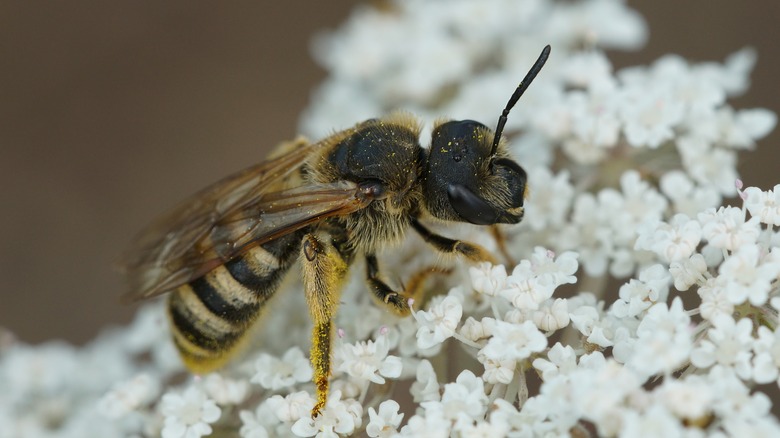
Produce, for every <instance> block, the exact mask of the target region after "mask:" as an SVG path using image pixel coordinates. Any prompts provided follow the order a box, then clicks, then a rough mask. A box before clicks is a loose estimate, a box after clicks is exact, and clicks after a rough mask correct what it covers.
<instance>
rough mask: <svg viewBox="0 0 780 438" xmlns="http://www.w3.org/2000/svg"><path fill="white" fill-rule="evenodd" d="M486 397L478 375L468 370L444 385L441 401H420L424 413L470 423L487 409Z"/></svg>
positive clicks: (455, 421)
mask: <svg viewBox="0 0 780 438" xmlns="http://www.w3.org/2000/svg"><path fill="white" fill-rule="evenodd" d="M487 403H488V398H487V395H485V385H484V383H483V381H482V379H480V378H479V377H477V376H475V375H474V373H472V372H471V371H468V370H464V371H462V372H461V373H460V374H459V375H458V378H457V379H456V380H455V382H454V383H448V384H446V385H444V393H443V394H442V396H441V401H435V400H431V401H426V402H422V403H420V406H422V407H423V408H425V412H426V413H425V415H426V416H428V415H435V416H441V417H443V418H445V419H448V420H450V421H452V422H454V423H461V422H466V423H469V424H470V423H471V422H473V421H474V420H480V419H481V418H482V416H483V415H484V414H485V410H486V409H487Z"/></svg>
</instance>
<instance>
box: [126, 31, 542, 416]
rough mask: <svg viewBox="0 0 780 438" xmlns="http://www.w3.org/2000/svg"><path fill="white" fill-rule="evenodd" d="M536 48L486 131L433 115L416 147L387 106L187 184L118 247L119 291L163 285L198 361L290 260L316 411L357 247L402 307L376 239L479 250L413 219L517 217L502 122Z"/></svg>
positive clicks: (228, 334)
mask: <svg viewBox="0 0 780 438" xmlns="http://www.w3.org/2000/svg"><path fill="white" fill-rule="evenodd" d="M549 53H550V46H546V47H545V48H544V50H543V51H542V53H541V55H540V56H539V58H538V59H537V61H536V63H535V64H534V65H533V67H532V68H531V69H530V70H529V72H528V74H527V75H526V76H525V78H524V79H523V81H522V82H521V83H520V85H519V86H518V87H517V89H516V90H515V92H514V93H513V94H512V96H511V98H510V99H509V102H508V103H507V105H506V107H505V108H504V110H503V112H502V114H501V116H500V117H499V120H498V125H497V127H496V129H495V131H491V130H490V129H489V128H488V127H486V126H485V125H483V124H481V123H479V122H476V121H473V120H457V121H455V120H451V121H439V122H437V123H436V124H435V126H434V127H433V131H432V138H431V143H430V147H429V148H427V149H424V148H423V147H421V146H420V142H419V137H420V132H421V128H420V124H419V123H418V121H417V120H416V119H415V118H414V117H412V116H410V115H408V114H404V113H392V114H390V115H388V116H385V117H382V118H377V119H370V120H367V121H364V122H362V123H358V124H357V125H355V126H354V127H352V128H349V129H346V130H343V131H341V132H337V133H335V134H333V135H331V136H329V137H327V138H325V139H323V140H320V141H318V142H314V143H310V142H307V141H306V140H304V139H298V140H295V141H292V142H288V143H285V144H283V146H282V147H281V149H280V150H279V151H278V152H277V153H276V154H275V155H274V156H272V157H271V158H270V159H269V160H267V161H265V162H262V163H260V164H257V165H254V166H252V167H249V168H248V169H246V170H244V171H242V172H239V173H237V174H234V175H231V176H228V177H227V178H225V179H223V180H221V181H219V182H217V183H216V184H214V185H212V186H210V187H208V188H206V189H204V190H202V191H200V192H199V193H197V194H195V195H194V196H193V197H192V198H191V199H189V200H188V201H186V202H184V203H183V204H181V205H180V206H179V207H178V208H176V209H174V210H172V211H171V212H169V213H168V214H167V215H165V216H163V217H162V218H160V219H159V220H157V221H156V222H154V223H153V224H151V225H150V226H149V227H148V228H147V229H146V230H145V231H143V232H142V233H141V235H140V237H139V238H138V239H137V240H136V241H135V242H134V244H133V245H132V246H131V247H130V248H129V249H128V251H127V252H126V253H125V255H124V257H123V260H122V262H121V263H120V264H121V266H122V267H123V270H124V271H125V273H126V275H127V279H128V282H129V285H130V288H131V291H130V292H129V293H127V294H126V295H125V296H124V298H125V299H126V300H129V301H137V300H141V299H146V298H151V297H154V296H157V295H160V294H163V293H166V292H170V293H169V295H168V301H167V313H168V317H169V321H170V327H171V331H172V335H173V341H174V343H175V345H176V347H177V348H178V350H179V353H180V356H181V358H182V360H183V362H184V364H185V365H186V366H187V367H188V368H189V369H190V370H191V371H193V372H196V373H205V372H209V371H211V370H214V369H216V368H219V367H221V366H223V365H224V364H225V363H226V362H227V361H228V360H229V359H230V358H231V357H232V356H233V355H234V354H235V353H236V352H237V351H239V350H240V349H241V348H240V347H241V345H242V344H243V343H245V342H246V338H247V336H246V334H247V332H249V329H250V327H251V326H252V325H253V323H254V322H255V321H256V320H257V319H258V316H259V314H260V313H261V311H262V309H263V307H264V305H265V303H266V301H267V300H268V299H269V298H271V296H272V295H273V294H274V293H275V291H276V290H277V288H278V286H279V283H280V281H281V280H282V277H283V276H284V275H285V274H286V273H287V272H288V271H289V269H290V267H291V266H292V265H293V264H294V263H295V262H296V261H299V262H300V265H301V270H302V274H303V275H302V277H303V285H304V293H305V296H306V300H307V303H308V307H309V313H310V316H311V318H312V320H313V331H312V345H311V353H310V356H311V357H310V360H311V363H312V368H313V370H314V376H313V381H314V383H315V385H316V391H317V401H316V404H315V406H314V408H313V409H312V416H316V415H318V414H319V412H320V411H321V410H322V409H323V408H324V406H325V402H326V399H327V395H328V384H329V376H330V373H331V338H332V335H333V331H334V325H333V324H334V323H333V318H334V315H335V313H336V308H337V306H338V303H339V295H340V290H341V287H342V285H343V283H344V280H345V278H346V276H347V272H348V269H349V266H350V265H351V264H352V263H353V262H354V261H355V260H356V259H357V258H359V257H362V258H364V259H365V261H366V277H367V281H368V286H369V289H370V291H371V293H372V294H373V295H375V296H376V298H378V300H379V302H381V303H384V305H386V306H387V307H388V308H389V309H391V310H392V311H394V312H395V313H397V314H399V315H408V314H409V312H410V307H409V306H410V298H414V297H415V296H416V295H417V294H418V293H419V290H420V289H421V288H420V286H419V284H420V281H413V282H411V283H412V284H411V287H407V288H406V289H405V290H400V291H397V290H394V289H392V288H391V287H390V286H388V285H387V284H386V283H385V282H384V280H382V275H381V274H380V269H379V263H378V261H377V257H376V254H377V252H378V251H379V250H381V249H382V248H384V247H386V246H387V245H389V244H392V243H395V242H398V241H400V240H401V239H402V237H403V236H404V234H405V233H406V231H407V230H409V229H410V228H411V229H412V230H414V231H415V232H416V233H418V234H419V235H420V236H421V237H422V239H423V240H424V241H425V242H427V243H428V244H429V245H430V246H431V247H432V248H433V249H435V250H437V251H440V252H442V253H448V254H455V255H460V256H464V257H466V258H467V259H470V260H473V261H482V260H492V257H491V255H490V254H489V253H488V252H487V251H486V250H485V249H484V248H482V247H481V246H479V245H476V244H473V243H469V242H465V241H461V240H456V239H450V238H447V237H443V236H440V235H438V234H435V233H434V232H432V231H430V230H429V229H428V228H427V227H426V226H425V225H423V222H424V221H425V220H431V219H433V220H439V221H450V222H467V223H472V224H477V225H494V224H514V223H518V222H519V221H520V220H521V219H522V218H523V212H524V210H523V202H524V200H525V198H526V194H527V187H526V179H527V177H526V173H525V171H524V170H523V168H522V167H521V166H520V165H519V164H518V163H517V162H516V161H514V160H513V159H512V158H511V157H510V156H509V153H508V151H507V146H506V144H505V141H504V140H503V139H502V137H501V134H502V132H503V129H504V125H505V124H506V121H507V116H508V115H509V112H510V110H511V109H512V108H513V107H514V105H515V104H516V103H517V101H518V99H520V96H522V94H523V93H524V92H525V90H526V89H527V88H528V86H529V84H530V83H531V82H532V81H533V79H534V78H535V77H536V75H537V74H538V73H539V71H540V70H541V68H542V67H543V65H544V63H545V62H546V61H547V58H548V56H549ZM418 280H419V278H418Z"/></svg>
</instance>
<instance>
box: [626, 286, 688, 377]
mask: <svg viewBox="0 0 780 438" xmlns="http://www.w3.org/2000/svg"><path fill="white" fill-rule="evenodd" d="M690 323H691V318H690V317H689V316H688V314H687V313H685V309H683V307H682V300H680V298H675V299H674V301H672V305H671V306H669V307H667V306H666V303H658V304H655V305H654V306H653V307H651V308H650V309H649V310H648V311H647V315H646V316H645V317H644V318H643V319H642V321H641V322H640V323H639V326H638V327H637V329H636V336H637V339H636V343H635V344H634V352H633V353H634V354H633V355H632V357H631V359H630V360H629V361H628V362H627V363H626V365H628V366H630V367H631V368H632V369H634V370H637V371H638V372H639V373H640V375H642V376H647V377H649V376H652V375H654V374H670V373H672V372H674V371H675V370H677V369H678V368H680V367H682V366H683V365H684V364H685V362H686V361H687V360H688V356H689V354H690V352H691V349H692V348H693V333H692V330H691V327H690Z"/></svg>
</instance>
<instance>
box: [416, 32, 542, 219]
mask: <svg viewBox="0 0 780 438" xmlns="http://www.w3.org/2000/svg"><path fill="white" fill-rule="evenodd" d="M549 55H550V46H546V47H545V48H544V50H542V54H541V55H539V58H538V59H537V60H536V63H534V65H533V67H531V69H530V70H529V71H528V74H526V76H525V78H524V79H523V80H522V82H520V85H519V86H518V87H517V89H516V90H515V92H514V93H513V94H512V97H510V98H509V102H508V103H507V105H506V107H505V108H504V111H503V112H502V113H501V117H499V119H498V126H497V127H496V130H495V133H493V132H491V131H490V129H488V128H487V127H486V126H485V125H483V124H481V123H479V122H475V121H473V120H458V121H449V122H444V123H439V124H437V125H436V126H435V127H434V129H433V135H432V138H431V148H430V152H429V153H428V160H427V168H426V170H425V183H424V187H425V188H424V192H425V203H426V205H427V207H428V211H429V212H430V213H431V214H432V215H433V216H434V217H437V218H439V219H443V220H451V221H461V222H470V223H472V224H477V225H493V224H515V223H518V222H520V220H521V219H522V218H523V200H524V199H525V194H526V181H527V176H526V173H525V171H524V170H523V168H522V167H520V165H519V164H517V162H515V161H513V160H512V159H511V158H509V156H508V155H507V152H506V147H505V146H504V144H503V143H502V142H501V134H502V132H503V130H504V125H505V124H506V121H507V116H508V115H509V111H510V110H511V109H512V107H514V106H515V104H516V103H517V101H518V100H519V99H520V96H522V95H523V93H524V92H525V90H526V89H527V88H528V86H529V85H530V84H531V82H532V81H533V79H534V78H535V77H536V75H537V74H538V73H539V71H540V70H541V69H542V66H544V63H545V62H546V61H547V57H548V56H549Z"/></svg>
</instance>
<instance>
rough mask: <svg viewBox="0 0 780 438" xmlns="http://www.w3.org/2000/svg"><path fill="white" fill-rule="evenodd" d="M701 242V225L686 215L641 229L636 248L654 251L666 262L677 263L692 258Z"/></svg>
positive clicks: (679, 215)
mask: <svg viewBox="0 0 780 438" xmlns="http://www.w3.org/2000/svg"><path fill="white" fill-rule="evenodd" d="M700 240H701V225H700V224H699V222H698V221H695V220H691V219H690V218H689V217H688V216H686V215H684V214H676V215H675V216H674V217H673V218H672V219H671V220H670V221H669V222H668V223H667V222H660V221H659V222H656V223H655V226H642V227H640V229H639V236H638V237H637V240H636V243H635V244H634V247H635V248H636V249H646V250H649V251H653V252H655V253H656V254H658V255H659V256H660V257H661V260H663V261H665V262H667V263H668V262H676V261H680V260H682V259H686V258H688V257H690V256H691V255H692V254H693V252H694V251H696V247H697V246H698V245H699V241H700Z"/></svg>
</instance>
